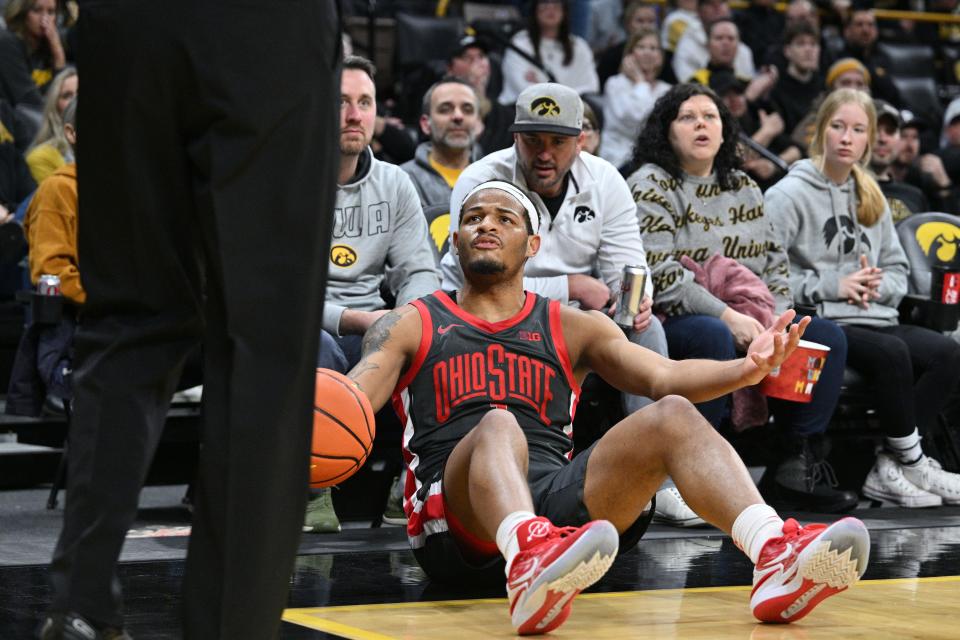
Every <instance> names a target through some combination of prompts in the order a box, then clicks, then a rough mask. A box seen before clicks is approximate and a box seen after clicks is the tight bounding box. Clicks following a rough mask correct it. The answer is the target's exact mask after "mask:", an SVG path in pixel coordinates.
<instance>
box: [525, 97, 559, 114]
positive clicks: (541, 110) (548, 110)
mask: <svg viewBox="0 0 960 640" xmlns="http://www.w3.org/2000/svg"><path fill="white" fill-rule="evenodd" d="M530 111H531V112H532V113H535V114H537V115H538V116H559V115H560V105H558V104H557V101H556V100H554V99H553V98H547V97H543V98H537V99H536V100H534V101H533V102H531V103H530Z"/></svg>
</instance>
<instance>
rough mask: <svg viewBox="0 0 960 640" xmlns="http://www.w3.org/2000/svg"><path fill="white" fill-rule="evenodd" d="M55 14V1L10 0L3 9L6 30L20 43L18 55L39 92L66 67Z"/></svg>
mask: <svg viewBox="0 0 960 640" xmlns="http://www.w3.org/2000/svg"><path fill="white" fill-rule="evenodd" d="M57 17H58V7H57V0H10V3H9V4H7V7H6V9H5V10H4V19H5V20H6V21H7V29H8V30H9V31H10V32H11V33H13V34H14V35H16V36H17V37H18V38H19V39H20V41H21V42H22V43H23V47H22V49H21V55H22V56H25V58H26V60H27V64H28V66H29V69H30V72H31V75H32V77H33V82H34V84H35V85H36V86H37V89H39V90H40V92H41V93H45V92H46V90H47V86H48V85H49V84H50V81H51V80H53V76H54V75H56V74H57V73H59V72H60V71H61V70H63V68H64V67H66V66H67V56H66V54H65V53H64V48H63V43H62V42H61V41H60V31H59V28H58V25H57Z"/></svg>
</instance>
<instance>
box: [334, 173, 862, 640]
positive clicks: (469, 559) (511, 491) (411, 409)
mask: <svg viewBox="0 0 960 640" xmlns="http://www.w3.org/2000/svg"><path fill="white" fill-rule="evenodd" d="M460 214H461V215H460V224H459V227H458V231H457V232H456V233H455V234H454V237H453V240H454V244H455V246H456V250H457V252H458V254H459V256H458V257H459V260H460V264H461V266H462V268H463V272H464V274H465V284H464V285H463V288H462V289H461V290H460V291H459V292H456V293H453V294H447V293H444V292H440V291H438V292H436V293H434V294H432V295H430V296H426V297H424V298H421V299H419V300H416V301H415V302H413V303H412V304H410V305H405V306H403V307H400V308H398V309H396V310H394V311H392V312H391V313H389V314H387V315H386V316H385V317H383V318H382V319H380V320H379V321H378V322H377V323H376V324H375V325H373V327H371V329H370V330H369V331H368V332H367V334H366V336H365V338H364V344H363V359H362V360H361V361H360V363H359V364H358V365H357V366H356V367H355V368H354V369H353V370H352V371H351V372H350V374H349V375H350V377H351V378H352V379H353V380H354V381H355V382H356V383H357V385H358V386H359V387H360V389H361V390H363V391H364V392H365V393H366V394H367V396H368V397H369V398H370V402H371V404H372V405H373V409H374V410H375V411H376V410H378V409H379V408H380V407H382V406H383V405H384V404H385V403H386V402H387V400H388V398H389V397H390V393H391V391H390V390H391V389H394V387H396V388H395V390H394V391H393V403H394V406H395V407H396V408H397V410H398V413H399V414H400V417H401V421H402V422H404V423H405V425H406V429H405V433H404V440H403V442H404V450H405V455H406V460H407V461H408V464H409V466H410V468H411V470H412V471H413V473H411V474H407V478H408V481H407V486H406V491H405V495H406V498H405V500H404V508H405V511H406V513H407V516H408V524H407V533H408V536H409V539H410V543H411V545H412V547H413V551H414V554H415V555H416V557H417V560H418V561H419V563H420V564H421V565H422V567H423V569H424V570H425V571H426V573H427V574H428V575H429V576H430V577H431V578H432V579H435V580H457V581H462V580H465V579H466V580H470V579H471V578H473V579H480V578H483V577H485V576H486V577H489V575H490V574H491V573H492V572H496V573H497V574H499V575H500V576H502V575H503V574H502V573H500V571H504V565H503V562H504V560H505V561H506V567H505V572H506V576H507V594H508V596H509V600H510V612H511V617H512V621H513V626H514V627H515V628H516V630H517V631H518V632H519V633H521V634H527V633H546V632H548V631H550V630H552V629H555V628H556V627H558V626H559V625H560V624H562V623H563V622H564V620H566V618H567V616H568V615H569V614H570V606H571V601H572V599H573V598H574V596H576V595H577V594H578V593H579V592H580V591H581V590H582V589H584V588H586V587H588V586H589V585H591V584H593V583H594V582H596V581H597V580H598V579H600V577H601V576H603V574H604V573H605V572H606V571H607V569H608V568H609V567H610V565H611V563H612V562H613V560H614V557H615V556H616V554H617V550H618V548H624V549H626V548H630V547H631V546H633V545H635V544H636V543H637V541H638V540H639V538H640V536H641V535H642V534H643V532H644V529H645V528H646V526H647V523H648V521H649V516H650V509H649V507H648V503H649V501H650V499H651V497H652V496H653V495H654V492H655V491H656V490H657V487H659V486H660V483H661V482H662V481H663V479H664V478H666V477H667V476H668V475H669V476H671V477H672V478H673V479H674V481H675V482H676V484H677V488H678V489H679V490H680V492H681V493H682V494H683V497H684V499H685V500H686V501H687V503H688V504H689V505H690V507H691V508H693V509H694V511H696V512H697V513H698V514H699V515H700V516H702V517H703V518H704V519H706V520H707V521H708V522H710V523H712V524H714V525H716V526H718V527H719V528H721V529H723V530H724V531H726V532H728V533H730V535H731V536H732V537H733V540H734V542H735V543H736V544H737V546H738V547H739V548H740V549H742V550H743V551H744V552H745V553H746V554H747V555H748V556H749V557H750V559H751V560H752V561H753V562H754V564H755V565H756V568H755V570H754V589H753V595H752V597H751V600H750V606H751V609H752V611H753V614H754V615H755V616H756V617H757V618H758V619H760V620H763V621H769V622H791V621H793V620H797V619H799V618H801V617H803V616H804V615H806V614H807V613H809V612H810V610H811V609H813V607H815V606H816V605H817V604H818V603H819V602H820V601H821V600H823V599H824V598H826V597H828V596H831V595H834V594H836V593H838V592H840V591H843V590H844V589H846V588H847V587H849V586H850V585H851V584H853V583H854V582H855V581H856V580H857V579H858V578H859V577H860V576H861V575H863V572H864V571H865V570H866V566H867V557H868V555H869V550H870V539H869V535H868V533H867V530H866V528H865V527H864V525H863V523H862V522H860V521H859V520H856V519H854V518H844V519H843V520H840V521H839V522H837V523H835V524H832V525H830V526H824V525H808V526H806V527H800V526H799V525H798V524H797V522H796V521H795V520H792V519H790V520H787V521H786V522H784V521H783V520H781V519H780V517H779V516H778V515H777V513H776V512H775V511H774V510H773V509H772V508H771V507H769V506H767V505H766V504H764V503H763V500H762V499H761V497H760V494H759V493H758V492H757V489H756V487H755V486H754V484H753V482H752V481H751V479H750V475H749V473H748V472H747V470H746V468H745V467H744V466H743V463H742V462H741V460H740V458H739V457H738V456H737V454H736V452H734V450H733V448H731V447H730V445H729V444H727V443H726V441H724V439H723V438H722V437H721V436H720V435H718V434H717V432H716V431H715V430H714V429H713V428H712V427H711V426H710V425H709V424H708V423H707V422H706V421H705V420H704V419H703V418H702V417H701V416H700V413H699V412H698V411H697V410H696V409H695V408H694V406H693V404H692V402H700V401H703V400H707V399H711V398H715V397H717V396H720V395H723V394H726V393H730V392H731V391H733V390H734V389H737V388H740V387H743V386H747V385H752V384H756V383H757V382H759V381H760V380H761V379H762V378H763V377H764V376H765V375H766V374H767V373H768V372H769V371H770V370H771V369H772V368H773V367H775V366H777V365H778V364H780V363H781V362H782V361H783V360H784V359H785V357H786V356H787V355H789V354H790V353H791V352H792V351H793V349H794V348H795V347H796V345H797V342H798V341H799V339H800V335H801V334H802V333H803V330H804V329H805V328H806V325H807V322H808V321H807V320H806V319H805V320H803V321H801V322H800V323H799V324H798V325H794V326H793V327H791V328H790V330H789V332H785V328H786V327H787V326H788V324H789V322H790V320H791V319H792V318H793V311H787V312H786V313H784V314H783V315H782V316H780V317H779V318H778V319H777V320H776V322H775V323H774V326H772V327H770V328H769V329H767V330H766V331H765V332H764V333H762V334H760V335H759V336H758V337H757V338H756V339H755V340H754V341H753V343H752V344H751V345H750V347H749V350H748V352H747V357H745V358H742V359H740V360H732V361H728V362H719V361H713V360H684V361H682V362H677V361H673V360H669V359H666V358H663V357H662V356H660V355H657V354H655V353H653V352H652V351H649V350H646V349H644V348H642V347H640V346H638V345H634V344H631V343H630V342H629V341H628V340H627V339H626V337H625V336H624V333H623V331H622V330H621V329H620V328H619V327H617V326H616V325H615V324H614V323H613V322H612V321H611V320H610V319H609V318H607V317H606V316H604V315H603V314H602V313H598V312H595V311H589V312H584V311H580V310H578V309H574V308H571V307H568V306H565V305H561V304H559V303H558V302H555V301H549V300H547V299H545V298H541V297H539V296H537V295H535V294H532V293H529V292H525V291H524V290H523V283H522V277H523V266H524V263H525V262H526V260H527V259H528V258H530V257H531V256H533V255H535V254H536V252H537V249H538V248H539V244H540V238H539V236H538V235H537V231H538V229H539V224H540V220H539V218H538V216H537V213H536V208H535V207H534V206H533V204H532V203H531V202H530V200H529V199H528V198H527V197H526V196H525V195H524V194H523V193H522V192H521V191H520V190H519V189H517V188H516V187H515V186H514V185H511V184H509V183H506V182H500V181H490V182H485V183H482V184H480V185H478V186H477V187H476V188H474V189H473V190H472V191H471V192H470V193H469V194H468V195H467V196H466V198H465V199H464V202H463V206H462V208H461V211H460ZM589 370H593V371H596V372H597V373H598V374H599V375H600V376H602V377H603V378H604V379H605V380H607V381H608V382H610V383H611V384H613V385H614V386H616V387H618V388H619V389H621V390H623V391H628V392H630V393H636V394H641V395H646V396H649V397H653V398H659V400H658V401H657V402H655V403H654V404H652V405H650V406H648V407H646V408H644V409H641V410H639V411H637V412H636V413H633V414H632V415H630V416H628V417H627V418H626V419H624V420H623V421H622V422H620V423H619V424H617V425H616V426H614V427H613V428H612V429H610V431H608V432H607V433H606V434H605V435H604V436H603V437H602V438H601V439H600V440H598V441H597V442H596V443H594V444H593V445H592V446H591V447H590V448H588V449H586V450H585V451H583V452H582V453H580V454H579V455H577V456H576V457H575V458H573V459H572V460H570V459H569V458H568V456H569V454H570V452H571V448H572V446H573V445H572V440H571V434H570V424H571V422H572V417H573V416H572V415H571V414H572V410H573V408H574V407H575V406H576V401H577V396H578V392H579V381H580V380H582V379H583V377H584V376H585V375H586V374H587V372H588V371H589ZM501 556H502V557H501ZM500 579H502V577H501V578H500Z"/></svg>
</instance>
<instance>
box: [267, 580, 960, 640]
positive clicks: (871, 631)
mask: <svg viewBox="0 0 960 640" xmlns="http://www.w3.org/2000/svg"><path fill="white" fill-rule="evenodd" d="M749 598H750V588H749V587H746V586H737V587H703V588H691V589H662V590H651V591H625V592H617V593H585V594H583V595H581V596H580V597H579V598H578V599H577V600H576V605H575V606H574V611H573V614H572V615H571V616H570V619H569V620H568V621H567V622H566V624H564V626H563V627H561V628H560V630H558V631H556V632H554V633H552V634H551V636H555V637H558V638H590V639H591V640H602V639H608V638H609V639H610V640H613V639H622V638H690V639H704V640H706V639H720V638H738V639H743V638H749V639H750V640H759V639H765V640H774V639H781V638H783V639H786V638H796V639H798V640H799V639H804V640H807V639H809V640H818V639H821V638H822V639H830V640H835V639H836V638H872V639H876V638H924V639H933V638H943V639H947V638H951V639H952V638H957V637H958V635H960V631H958V628H957V624H958V622H957V613H958V606H960V604H958V603H960V576H943V577H930V578H896V579H889V580H865V581H861V583H860V584H858V585H857V586H856V587H854V588H853V589H850V590H849V591H848V592H847V593H844V594H841V595H839V596H836V597H834V598H833V599H831V600H828V601H826V602H824V604H822V605H821V606H820V607H819V608H818V609H817V610H816V612H815V613H814V614H811V615H810V616H808V617H807V618H806V619H804V620H801V621H800V622H797V623H795V624H792V625H768V624H759V623H757V622H756V621H754V619H753V617H752V616H751V615H750V612H749V610H748V607H747V603H748V601H749ZM284 620H286V621H287V622H291V623H294V624H298V625H302V626H304V627H308V628H311V629H315V630H317V631H324V632H326V633H329V634H332V635H335V636H336V637H341V638H350V639H351V640H388V639H389V640H392V639H397V640H399V639H401V638H403V639H409V638H456V639H457V640H474V639H477V640H480V639H481V638H512V637H514V633H513V631H512V629H511V627H510V620H509V617H508V616H507V615H506V600H505V599H477V600H448V601H439V602H407V603H397V604H373V605H353V606H350V605H348V606H340V607H315V608H305V609H288V610H287V611H286V613H285V615H284Z"/></svg>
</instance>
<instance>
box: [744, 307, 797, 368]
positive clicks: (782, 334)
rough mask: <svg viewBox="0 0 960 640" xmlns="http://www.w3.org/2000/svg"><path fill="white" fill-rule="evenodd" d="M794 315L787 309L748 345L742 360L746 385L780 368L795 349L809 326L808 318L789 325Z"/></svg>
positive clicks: (791, 310) (793, 312)
mask: <svg viewBox="0 0 960 640" xmlns="http://www.w3.org/2000/svg"><path fill="white" fill-rule="evenodd" d="M796 315H797V312H796V311H794V310H793V309H788V310H787V311H785V312H784V313H783V314H782V315H781V316H780V317H779V318H777V319H776V321H774V323H773V325H772V326H770V327H769V328H767V330H766V331H764V332H763V333H761V334H760V335H758V336H757V337H756V338H754V339H753V342H751V343H750V347H749V348H748V349H747V357H746V358H744V369H745V371H744V377H745V378H746V383H747V384H748V385H750V384H757V383H758V382H760V381H761V380H763V378H764V376H766V375H767V374H768V373H770V371H771V370H772V369H774V368H775V367H778V366H780V364H781V363H782V362H783V361H784V360H786V359H787V358H788V357H789V356H790V354H791V353H793V351H794V349H796V348H797V344H798V343H799V342H800V336H802V335H803V332H804V331H806V329H807V325H808V324H810V316H806V317H804V318H802V319H801V320H800V322H798V323H796V324H790V322H791V321H792V320H793V318H794V316H796ZM787 327H789V329H787Z"/></svg>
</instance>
